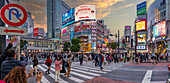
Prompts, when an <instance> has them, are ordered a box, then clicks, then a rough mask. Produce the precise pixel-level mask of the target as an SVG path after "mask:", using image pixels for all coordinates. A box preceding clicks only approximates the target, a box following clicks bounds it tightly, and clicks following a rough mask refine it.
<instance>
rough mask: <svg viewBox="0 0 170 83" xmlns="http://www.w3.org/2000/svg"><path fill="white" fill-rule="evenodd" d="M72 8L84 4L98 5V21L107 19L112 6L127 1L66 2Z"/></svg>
mask: <svg viewBox="0 0 170 83" xmlns="http://www.w3.org/2000/svg"><path fill="white" fill-rule="evenodd" d="M64 1H65V2H66V3H67V4H68V5H69V6H70V7H76V6H79V5H82V4H91V5H96V8H97V19H101V18H104V17H106V16H107V15H109V14H110V13H111V10H112V6H113V5H114V4H116V3H118V2H121V1H125V0H64Z"/></svg>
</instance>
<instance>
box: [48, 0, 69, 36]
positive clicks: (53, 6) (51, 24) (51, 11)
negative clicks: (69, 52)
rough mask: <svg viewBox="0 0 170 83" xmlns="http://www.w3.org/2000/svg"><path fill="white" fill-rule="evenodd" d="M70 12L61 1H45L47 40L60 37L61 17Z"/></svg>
mask: <svg viewBox="0 0 170 83" xmlns="http://www.w3.org/2000/svg"><path fill="white" fill-rule="evenodd" d="M68 10H70V7H69V6H68V5H67V4H66V3H65V2H64V1H63V0H47V32H48V38H59V39H60V37H61V35H60V34H61V33H60V31H61V29H62V15H63V14H64V13H65V12H67V11H68Z"/></svg>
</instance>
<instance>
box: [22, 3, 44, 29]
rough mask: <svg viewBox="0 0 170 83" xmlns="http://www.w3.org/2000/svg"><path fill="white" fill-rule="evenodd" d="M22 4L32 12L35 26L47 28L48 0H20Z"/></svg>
mask: <svg viewBox="0 0 170 83" xmlns="http://www.w3.org/2000/svg"><path fill="white" fill-rule="evenodd" d="M20 3H21V5H22V6H23V7H24V8H25V9H26V10H27V11H28V12H31V14H32V18H33V19H34V21H35V22H34V26H35V27H41V28H44V29H45V31H46V28H47V19H46V18H47V0H20Z"/></svg>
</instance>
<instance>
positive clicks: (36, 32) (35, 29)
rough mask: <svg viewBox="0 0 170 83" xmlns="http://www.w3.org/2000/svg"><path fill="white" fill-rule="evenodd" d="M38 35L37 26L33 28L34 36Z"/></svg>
mask: <svg viewBox="0 0 170 83" xmlns="http://www.w3.org/2000/svg"><path fill="white" fill-rule="evenodd" d="M36 35H38V28H34V36H36Z"/></svg>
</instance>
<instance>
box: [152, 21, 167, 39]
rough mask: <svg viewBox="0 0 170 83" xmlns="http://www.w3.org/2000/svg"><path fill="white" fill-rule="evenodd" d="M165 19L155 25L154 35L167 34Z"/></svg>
mask: <svg viewBox="0 0 170 83" xmlns="http://www.w3.org/2000/svg"><path fill="white" fill-rule="evenodd" d="M165 23H166V22H165V21H162V22H160V23H158V24H156V25H155V26H153V36H154V37H160V36H164V35H166V26H165Z"/></svg>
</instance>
